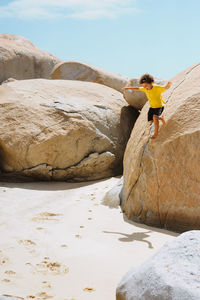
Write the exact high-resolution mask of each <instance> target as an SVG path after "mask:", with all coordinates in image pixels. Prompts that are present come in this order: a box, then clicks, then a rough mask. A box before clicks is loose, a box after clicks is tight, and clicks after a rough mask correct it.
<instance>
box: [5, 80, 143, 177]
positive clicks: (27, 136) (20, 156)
mask: <svg viewBox="0 0 200 300" xmlns="http://www.w3.org/2000/svg"><path fill="white" fill-rule="evenodd" d="M137 116H138V112H137V111H136V110H135V109H134V108H132V107H129V106H127V105H126V102H125V101H124V100H123V96H122V94H121V93H119V92H117V91H115V90H113V89H111V88H108V87H106V86H103V85H100V84H96V83H90V82H80V81H72V80H70V81H68V80H46V79H32V80H20V81H14V82H8V83H5V84H3V85H2V86H0V127H1V131H0V161H1V171H2V173H1V179H3V178H6V180H7V178H11V179H13V178H24V177H27V178H31V180H32V179H42V180H51V179H52V180H78V181H81V180H93V179H98V178H104V177H108V176H112V175H118V174H121V173H122V159H123V154H124V150H125V147H126V143H127V141H128V138H129V136H130V133H131V130H132V127H133V125H134V122H135V120H136V118H137ZM23 180H24V179H23Z"/></svg>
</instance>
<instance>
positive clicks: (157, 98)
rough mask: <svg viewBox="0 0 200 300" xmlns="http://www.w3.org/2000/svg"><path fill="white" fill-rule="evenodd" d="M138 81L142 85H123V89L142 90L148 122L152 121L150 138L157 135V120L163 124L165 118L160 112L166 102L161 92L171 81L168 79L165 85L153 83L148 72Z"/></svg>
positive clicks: (168, 86)
mask: <svg viewBox="0 0 200 300" xmlns="http://www.w3.org/2000/svg"><path fill="white" fill-rule="evenodd" d="M139 83H140V84H141V85H142V87H139V88H132V87H125V88H124V90H134V91H143V92H144V93H145V94H146V96H147V99H148V101H149V105H150V108H149V111H148V122H149V123H150V124H152V123H153V122H154V134H153V136H152V137H151V139H155V138H156V137H157V136H158V130H159V120H161V121H162V123H163V125H164V124H165V120H164V118H163V117H162V116H161V114H162V112H163V110H164V103H165V104H166V102H165V101H164V100H163V99H162V96H161V94H162V93H163V92H164V91H165V90H168V89H169V88H170V86H171V84H172V83H171V82H170V81H169V82H168V83H167V85H166V86H160V85H156V84H153V83H154V78H153V76H151V75H149V74H144V75H142V77H141V78H140V80H139Z"/></svg>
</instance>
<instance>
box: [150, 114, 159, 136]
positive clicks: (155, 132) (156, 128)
mask: <svg viewBox="0 0 200 300" xmlns="http://www.w3.org/2000/svg"><path fill="white" fill-rule="evenodd" d="M153 122H154V135H152V137H151V139H155V138H157V136H158V130H159V117H158V116H156V115H154V116H153Z"/></svg>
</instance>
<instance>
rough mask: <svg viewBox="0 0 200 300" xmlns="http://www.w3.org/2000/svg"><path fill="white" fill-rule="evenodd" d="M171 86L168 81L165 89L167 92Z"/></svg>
mask: <svg viewBox="0 0 200 300" xmlns="http://www.w3.org/2000/svg"><path fill="white" fill-rule="evenodd" d="M171 85H172V82H171V81H168V83H167V85H166V87H165V89H166V90H168V89H169V88H170V86H171Z"/></svg>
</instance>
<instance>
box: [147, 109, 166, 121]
mask: <svg viewBox="0 0 200 300" xmlns="http://www.w3.org/2000/svg"><path fill="white" fill-rule="evenodd" d="M163 110H164V106H163V107H158V108H152V107H150V108H149V111H148V122H149V121H153V115H156V116H160V115H161V114H162V112H163Z"/></svg>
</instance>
